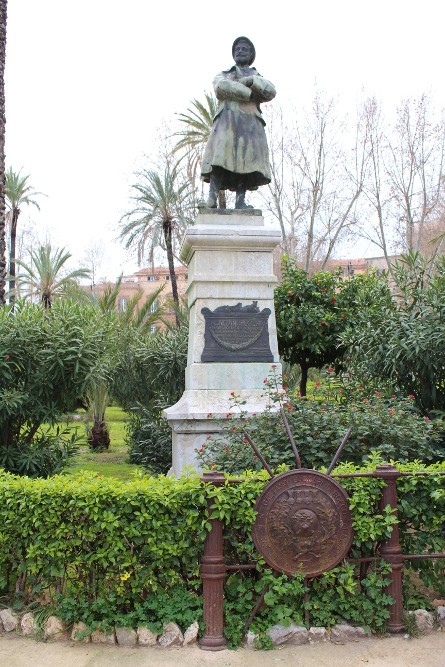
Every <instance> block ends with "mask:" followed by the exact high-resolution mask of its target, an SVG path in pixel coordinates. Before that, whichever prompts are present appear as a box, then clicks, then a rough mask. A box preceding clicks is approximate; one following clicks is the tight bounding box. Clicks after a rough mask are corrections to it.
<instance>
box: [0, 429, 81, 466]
mask: <svg viewBox="0 0 445 667" xmlns="http://www.w3.org/2000/svg"><path fill="white" fill-rule="evenodd" d="M77 437H78V436H77V433H73V432H72V431H71V429H67V428H61V427H60V426H59V425H58V426H56V429H55V432H53V431H51V430H50V429H42V430H41V431H40V432H39V433H38V434H37V435H35V436H34V438H33V440H32V441H31V443H30V444H29V445H27V446H26V447H12V446H7V447H2V448H1V449H0V468H4V469H5V470H9V471H10V472H12V473H15V474H17V475H26V476H27V477H50V476H51V475H56V474H57V473H60V472H61V471H62V470H63V469H64V468H65V467H66V466H67V465H69V463H70V461H71V459H72V458H73V457H74V456H75V455H76V454H77V451H78V445H77Z"/></svg>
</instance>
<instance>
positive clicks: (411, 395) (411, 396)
mask: <svg viewBox="0 0 445 667" xmlns="http://www.w3.org/2000/svg"><path fill="white" fill-rule="evenodd" d="M408 398H416V397H415V396H414V394H410V395H409V396H408Z"/></svg>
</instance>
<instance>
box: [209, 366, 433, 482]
mask: <svg viewBox="0 0 445 667" xmlns="http://www.w3.org/2000/svg"><path fill="white" fill-rule="evenodd" d="M275 384H276V383H275V379H274V378H268V379H266V381H265V385H266V387H267V388H268V389H269V391H270V408H269V409H268V410H267V411H266V412H265V413H263V414H261V415H258V416H255V417H250V418H246V415H245V414H244V413H243V406H242V404H240V403H237V400H236V396H234V397H233V401H234V408H233V410H232V412H231V413H230V415H227V418H226V420H225V422H224V425H223V431H222V434H221V435H220V436H218V437H212V438H210V439H208V440H207V442H206V443H205V444H204V446H203V447H201V449H200V450H199V451H198V452H197V454H198V458H199V459H200V461H201V463H202V464H203V465H204V466H208V467H210V466H212V465H213V466H216V467H217V468H218V470H222V471H224V472H230V473H235V474H239V473H240V472H242V471H243V470H246V469H252V468H253V469H255V468H256V469H259V468H261V462H260V461H259V460H258V458H257V456H256V455H255V454H254V452H253V450H252V448H251V446H250V445H249V442H248V439H247V437H246V433H247V434H249V435H250V436H251V438H252V440H253V441H254V443H255V444H256V445H257V447H258V448H259V449H260V451H261V453H262V454H263V455H264V457H265V458H266V460H267V462H268V463H269V464H270V465H271V466H272V467H276V466H278V465H279V464H280V463H286V464H287V465H291V466H292V467H294V466H295V459H294V455H293V452H292V448H291V446H290V443H289V438H288V435H287V433H286V429H285V426H284V424H283V420H282V418H281V415H280V414H279V412H277V408H278V407H279V406H280V405H281V406H282V408H283V411H284V413H285V416H286V417H287V420H288V422H289V426H290V429H291V432H292V433H293V437H294V440H295V444H296V445H297V448H298V450H299V453H300V456H301V460H302V464H303V466H304V467H306V468H320V467H322V466H328V465H329V463H330V462H331V460H332V458H333V456H334V454H335V452H336V450H337V448H338V446H339V445H340V443H341V441H342V439H343V437H344V436H345V434H346V432H347V430H348V428H349V427H352V433H351V436H350V438H349V440H348V442H347V444H346V446H345V449H344V451H343V454H342V460H343V461H350V462H352V463H355V464H361V463H363V462H364V461H365V460H366V459H367V457H368V456H369V454H371V453H372V452H380V454H381V455H382V457H383V458H384V459H385V460H386V461H390V460H397V461H400V462H406V461H410V460H414V459H417V460H422V461H433V460H437V459H441V458H443V456H444V454H445V452H444V448H443V446H442V445H441V443H442V441H443V437H444V431H445V424H444V423H443V421H442V420H434V421H433V420H429V419H428V417H423V416H421V415H420V414H419V413H418V412H417V411H416V409H415V406H414V397H413V396H409V397H407V398H405V399H399V398H397V397H396V396H391V397H385V396H384V395H383V394H381V393H380V392H375V393H374V394H372V395H370V396H368V395H366V394H365V392H364V390H363V389H361V388H359V389H357V390H356V391H355V392H351V391H350V390H349V392H348V393H347V394H345V393H344V392H343V390H342V389H341V388H336V389H333V390H330V391H328V392H327V393H326V391H325V388H323V387H322V388H318V387H316V388H315V396H316V398H317V399H319V400H314V399H307V398H301V397H300V396H297V397H293V398H289V399H286V397H285V390H283V391H279V390H278V388H277V387H278V384H277V385H276V386H275ZM317 390H320V392H322V391H323V392H324V393H323V394H322V395H319V396H317V395H316V392H317ZM335 398H336V399H340V400H334V399H335Z"/></svg>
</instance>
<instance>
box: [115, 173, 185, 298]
mask: <svg viewBox="0 0 445 667" xmlns="http://www.w3.org/2000/svg"><path fill="white" fill-rule="evenodd" d="M137 176H138V177H139V180H138V182H137V183H135V184H133V185H132V189H133V192H134V194H133V196H132V197H131V199H132V201H134V202H135V208H134V209H132V210H131V211H129V212H128V213H126V214H125V215H124V216H123V217H122V218H121V222H124V221H125V220H127V221H128V222H126V223H125V224H123V226H122V231H121V233H120V238H121V239H125V241H126V243H125V247H126V248H129V247H131V246H132V245H134V244H136V245H137V248H138V260H139V263H141V259H142V257H143V255H144V251H145V249H146V247H147V246H148V250H149V257H150V259H151V262H152V263H153V253H154V250H155V249H156V247H159V246H161V247H163V248H164V249H165V251H166V253H167V261H168V270H169V274H170V282H171V286H172V294H173V301H174V302H175V303H176V304H178V303H179V297H178V286H177V282H176V273H175V265H174V252H173V243H174V238H173V235H174V232H176V235H177V236H181V231H184V230H185V228H186V227H187V226H188V225H189V224H190V222H191V221H190V220H189V219H188V218H187V216H186V215H185V211H186V210H187V208H188V204H187V196H188V193H189V184H188V183H187V182H186V183H182V184H181V183H179V178H178V165H175V166H174V167H171V165H170V164H169V163H168V162H167V163H166V166H165V169H164V173H163V174H159V173H158V172H157V171H154V170H149V169H146V170H144V171H142V172H138V174H137ZM178 232H179V234H178Z"/></svg>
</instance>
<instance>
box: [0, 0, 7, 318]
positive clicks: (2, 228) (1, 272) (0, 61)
mask: <svg viewBox="0 0 445 667" xmlns="http://www.w3.org/2000/svg"><path fill="white" fill-rule="evenodd" d="M6 8H7V0H0V305H4V304H5V303H6V294H5V291H6V220H5V208H6V207H5V123H6V118H5V56H6Z"/></svg>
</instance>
